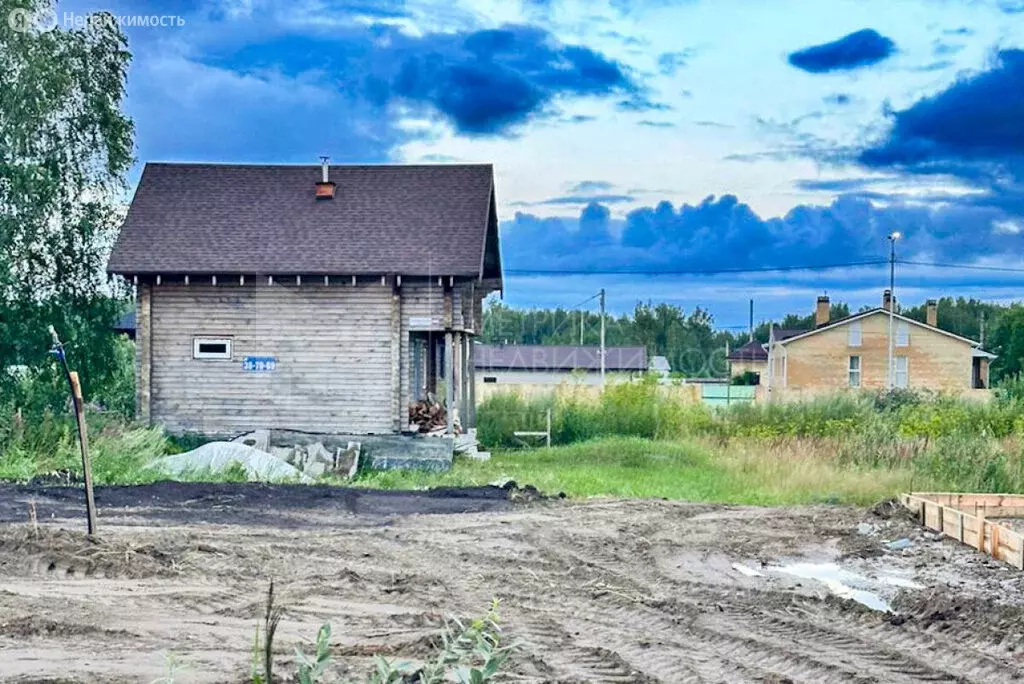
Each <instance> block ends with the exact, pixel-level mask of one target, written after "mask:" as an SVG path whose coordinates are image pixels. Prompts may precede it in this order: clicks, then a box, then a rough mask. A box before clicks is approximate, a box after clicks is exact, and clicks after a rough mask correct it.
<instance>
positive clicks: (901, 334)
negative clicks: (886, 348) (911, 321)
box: [896, 321, 910, 347]
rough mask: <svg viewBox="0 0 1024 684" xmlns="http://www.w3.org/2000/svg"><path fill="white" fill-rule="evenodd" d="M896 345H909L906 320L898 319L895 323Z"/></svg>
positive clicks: (908, 331) (908, 330)
mask: <svg viewBox="0 0 1024 684" xmlns="http://www.w3.org/2000/svg"><path fill="white" fill-rule="evenodd" d="M896 346H897V347H909V346H910V326H909V325H907V322H906V321H900V322H899V323H897V324H896Z"/></svg>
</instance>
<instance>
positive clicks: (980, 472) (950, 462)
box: [914, 432, 1024, 492]
mask: <svg viewBox="0 0 1024 684" xmlns="http://www.w3.org/2000/svg"><path fill="white" fill-rule="evenodd" d="M914 469H915V473H917V474H919V475H921V476H922V477H924V478H925V479H926V480H928V481H930V482H941V483H942V484H943V485H944V488H945V489H947V490H951V491H963V492H1014V491H1021V488H1022V487H1024V479H1022V467H1021V454H1020V452H1019V451H1018V452H1017V453H1010V452H1008V451H1007V450H1005V449H1003V448H1002V447H1001V446H1000V445H999V443H998V442H996V441H994V440H991V439H987V438H985V437H982V436H980V435H977V434H968V433H965V432H961V433H957V434H951V435H944V436H942V437H940V438H939V439H937V440H935V442H934V444H933V445H932V446H931V448H929V449H927V450H926V451H924V452H923V453H921V454H920V455H919V456H918V457H917V458H916V459H915V460H914Z"/></svg>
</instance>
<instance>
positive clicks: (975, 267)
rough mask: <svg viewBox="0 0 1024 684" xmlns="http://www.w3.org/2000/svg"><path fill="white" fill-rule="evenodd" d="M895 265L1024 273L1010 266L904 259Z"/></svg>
mask: <svg viewBox="0 0 1024 684" xmlns="http://www.w3.org/2000/svg"><path fill="white" fill-rule="evenodd" d="M896 263H897V264H906V265H908V266H934V267H936V268H960V269H966V270H970V271H1001V272H1004V273H1024V268H1013V267H1011V266H981V265H977V264H952V263H940V262H936V261H907V260H904V259H897V260H896Z"/></svg>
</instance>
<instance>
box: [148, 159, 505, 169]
mask: <svg viewBox="0 0 1024 684" xmlns="http://www.w3.org/2000/svg"><path fill="white" fill-rule="evenodd" d="M144 166H187V167H198V166H206V167H211V168H218V169H225V168H234V169H317V170H319V169H320V168H322V167H321V165H320V164H294V163H290V162H280V163H276V162H261V163H250V162H208V161H201V162H177V161H147V162H145V163H144ZM328 166H329V167H330V168H332V169H337V168H344V169H435V168H491V169H493V168H494V164H491V163H487V162H459V163H450V162H439V163H436V164H425V163H420V164H392V163H388V162H382V163H359V164H345V163H341V164H335V163H329V164H328Z"/></svg>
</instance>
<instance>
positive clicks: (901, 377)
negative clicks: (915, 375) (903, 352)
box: [893, 356, 910, 387]
mask: <svg viewBox="0 0 1024 684" xmlns="http://www.w3.org/2000/svg"><path fill="white" fill-rule="evenodd" d="M893 364H894V366H893V367H894V372H893V384H894V385H895V386H896V387H909V386H910V360H909V359H908V358H907V357H906V356H897V357H896V358H894V359H893Z"/></svg>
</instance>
